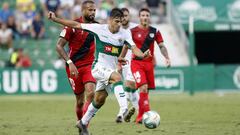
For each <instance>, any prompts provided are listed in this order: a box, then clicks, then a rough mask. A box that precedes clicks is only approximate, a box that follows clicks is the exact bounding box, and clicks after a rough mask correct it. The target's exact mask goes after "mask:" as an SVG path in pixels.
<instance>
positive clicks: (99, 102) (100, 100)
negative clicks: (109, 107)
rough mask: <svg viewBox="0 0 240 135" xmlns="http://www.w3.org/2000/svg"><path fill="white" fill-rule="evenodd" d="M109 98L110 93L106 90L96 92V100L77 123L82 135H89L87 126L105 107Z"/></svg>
mask: <svg viewBox="0 0 240 135" xmlns="http://www.w3.org/2000/svg"><path fill="white" fill-rule="evenodd" d="M107 96H108V93H107V91H106V90H104V89H103V90H99V91H96V92H95V94H94V100H93V101H92V103H91V104H90V105H89V106H88V109H87V112H86V113H85V114H84V115H83V117H82V119H81V120H80V121H78V123H77V127H78V128H79V129H81V134H80V135H89V132H88V129H87V125H88V124H89V122H90V120H91V119H92V118H93V116H94V115H95V114H96V113H97V112H98V110H99V109H100V108H101V107H102V106H103V104H104V103H105V101H106V98H107Z"/></svg>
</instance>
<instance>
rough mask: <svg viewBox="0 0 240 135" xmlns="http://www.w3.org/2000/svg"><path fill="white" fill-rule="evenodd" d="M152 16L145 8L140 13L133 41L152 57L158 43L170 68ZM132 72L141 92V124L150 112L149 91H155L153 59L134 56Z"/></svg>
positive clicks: (138, 117) (133, 33) (138, 120)
mask: <svg viewBox="0 0 240 135" xmlns="http://www.w3.org/2000/svg"><path fill="white" fill-rule="evenodd" d="M150 14H151V13H150V11H149V9H147V8H143V9H141V10H140V11H139V18H140V25H138V26H137V27H135V28H133V29H131V33H132V38H133V41H134V42H135V44H136V46H137V47H138V48H139V49H140V50H141V51H142V52H145V51H146V50H150V53H151V54H152V56H154V42H155V41H156V42H157V44H158V46H159V48H160V50H161V53H162V54H163V56H164V57H165V59H166V65H167V67H169V66H170V65H171V63H170V59H169V56H168V52H167V49H166V47H165V46H164V44H163V38H162V36H161V33H160V32H159V30H157V29H156V28H154V27H151V26H150ZM131 70H132V73H133V76H134V79H135V81H136V84H137V88H139V90H140V97H139V101H138V104H139V112H138V116H137V119H136V122H137V123H141V122H142V116H143V114H144V113H145V112H147V111H150V105H149V97H148V90H149V89H155V82H154V65H153V57H148V58H145V59H139V58H138V57H136V56H134V55H133V58H132V62H131Z"/></svg>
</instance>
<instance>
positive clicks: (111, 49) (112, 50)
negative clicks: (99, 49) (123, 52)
mask: <svg viewBox="0 0 240 135" xmlns="http://www.w3.org/2000/svg"><path fill="white" fill-rule="evenodd" d="M104 52H107V53H113V54H118V53H119V49H118V48H117V47H114V46H105V48H104Z"/></svg>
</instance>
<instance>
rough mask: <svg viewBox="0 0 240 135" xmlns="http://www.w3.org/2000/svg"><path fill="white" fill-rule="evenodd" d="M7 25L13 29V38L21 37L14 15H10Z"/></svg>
mask: <svg viewBox="0 0 240 135" xmlns="http://www.w3.org/2000/svg"><path fill="white" fill-rule="evenodd" d="M7 27H8V28H10V29H11V30H12V36H13V39H17V40H18V39H19V33H18V30H17V25H16V21H15V18H14V16H10V17H9V18H8V20H7Z"/></svg>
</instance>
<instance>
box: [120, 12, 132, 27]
mask: <svg viewBox="0 0 240 135" xmlns="http://www.w3.org/2000/svg"><path fill="white" fill-rule="evenodd" d="M129 20H130V15H129V13H128V12H127V11H124V12H123V19H122V25H123V26H126V25H128V23H129Z"/></svg>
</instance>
